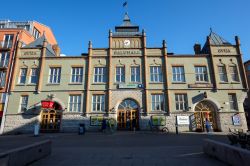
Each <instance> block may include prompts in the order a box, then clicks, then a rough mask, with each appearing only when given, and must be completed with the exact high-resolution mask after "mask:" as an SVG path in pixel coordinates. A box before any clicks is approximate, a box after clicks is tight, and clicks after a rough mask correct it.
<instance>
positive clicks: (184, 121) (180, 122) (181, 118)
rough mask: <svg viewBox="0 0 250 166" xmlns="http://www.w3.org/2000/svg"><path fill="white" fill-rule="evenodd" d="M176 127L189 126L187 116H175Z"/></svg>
mask: <svg viewBox="0 0 250 166" xmlns="http://www.w3.org/2000/svg"><path fill="white" fill-rule="evenodd" d="M176 120H177V124H178V125H189V116H176Z"/></svg>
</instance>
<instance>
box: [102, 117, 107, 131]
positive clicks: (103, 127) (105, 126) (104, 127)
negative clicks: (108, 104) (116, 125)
mask: <svg viewBox="0 0 250 166" xmlns="http://www.w3.org/2000/svg"><path fill="white" fill-rule="evenodd" d="M106 128H107V123H106V119H104V118H103V120H102V132H105V131H106Z"/></svg>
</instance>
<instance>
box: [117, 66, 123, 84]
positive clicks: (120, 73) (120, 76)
mask: <svg viewBox="0 0 250 166" xmlns="http://www.w3.org/2000/svg"><path fill="white" fill-rule="evenodd" d="M116 82H125V67H124V66H120V67H116Z"/></svg>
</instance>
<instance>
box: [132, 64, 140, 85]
mask: <svg viewBox="0 0 250 166" xmlns="http://www.w3.org/2000/svg"><path fill="white" fill-rule="evenodd" d="M130 72H131V77H130V81H131V82H141V69H140V66H131V67H130ZM133 77H134V79H133Z"/></svg>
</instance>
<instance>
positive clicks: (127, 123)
mask: <svg viewBox="0 0 250 166" xmlns="http://www.w3.org/2000/svg"><path fill="white" fill-rule="evenodd" d="M126 128H127V129H128V130H129V129H130V119H129V118H127V121H126Z"/></svg>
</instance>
